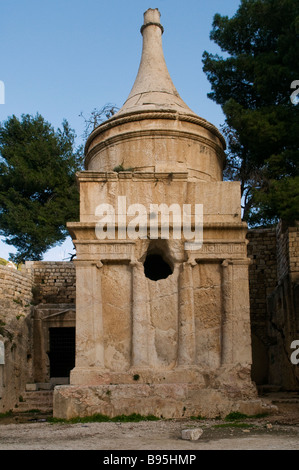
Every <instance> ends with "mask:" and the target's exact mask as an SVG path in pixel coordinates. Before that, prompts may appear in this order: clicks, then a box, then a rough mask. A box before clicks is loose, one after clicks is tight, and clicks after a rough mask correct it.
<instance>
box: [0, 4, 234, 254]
mask: <svg viewBox="0 0 299 470" xmlns="http://www.w3.org/2000/svg"><path fill="white" fill-rule="evenodd" d="M239 4H240V0H227V1H223V0H209V1H203V0H186V1H182V0H155V1H154V2H150V1H149V0H146V1H145V0H126V1H124V0H110V1H104V0H9V1H7V0H0V15H1V16H0V39H1V40H0V58H1V59H0V80H1V81H3V82H4V84H5V104H0V121H4V120H6V119H7V118H8V117H9V116H11V115H12V114H15V115H16V116H18V117H20V116H21V114H23V113H26V114H27V113H28V114H31V115H35V114H36V113H37V112H38V113H40V114H41V115H42V116H43V117H44V118H45V119H46V120H47V121H49V122H50V123H51V124H52V125H53V126H54V127H55V128H57V127H60V126H61V123H62V120H63V119H64V118H65V119H67V120H68V122H69V123H70V125H71V127H72V128H73V129H75V131H76V133H77V136H78V137H77V141H78V144H79V143H82V133H83V130H84V120H83V119H82V117H80V116H79V115H80V113H81V112H82V113H83V114H84V115H85V116H88V115H89V113H90V112H91V111H92V110H93V109H94V108H101V107H102V106H103V105H105V104H106V103H113V104H115V105H116V106H118V107H121V106H122V104H123V103H124V101H125V100H126V98H127V96H128V95H129V92H130V90H131V88H132V86H133V83H134V81H135V77H136V74H137V71H138V66H139V61H140V55H141V47H142V36H141V34H140V27H141V25H142V23H143V13H144V12H145V11H146V10H147V9H148V8H158V9H159V11H160V13H161V23H162V25H163V26H164V30H165V32H164V34H163V50H164V55H165V59H166V63H167V66H168V70H169V72H170V75H171V78H172V80H173V82H174V85H175V87H176V89H177V90H178V92H179V94H180V96H181V97H182V99H183V100H184V101H185V102H186V103H187V105H188V106H189V107H190V108H191V109H192V110H193V111H194V112H195V113H197V114H198V115H199V116H201V117H203V118H205V119H207V120H208V121H210V122H212V123H213V124H214V125H216V126H217V127H219V126H220V125H221V124H223V122H224V117H223V114H222V111H221V108H220V106H218V105H217V104H215V103H214V102H212V101H211V100H209V99H208V98H207V93H208V92H209V91H210V84H209V82H208V80H207V78H206V76H205V74H204V73H203V70H202V54H203V52H204V51H205V50H207V51H208V52H213V53H221V51H220V50H219V48H218V47H217V46H216V45H215V44H214V43H213V42H211V41H210V38H209V34H210V31H211V27H212V21H213V16H214V14H215V13H220V14H222V15H228V16H229V17H231V16H233V15H234V13H235V12H236V11H237V9H238V6H239ZM13 251H14V250H13V248H12V247H10V246H9V247H8V246H7V245H6V244H5V243H4V242H3V240H0V257H3V258H6V259H7V258H8V253H9V252H13ZM71 251H72V242H71V240H70V239H68V240H67V242H66V243H64V244H63V245H62V246H59V247H56V248H53V249H52V250H50V251H49V252H48V253H47V254H45V256H44V259H45V260H58V261H59V260H62V259H64V258H66V257H67V256H68V253H69V252H71Z"/></svg>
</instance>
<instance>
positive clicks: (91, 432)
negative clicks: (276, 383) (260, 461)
mask: <svg viewBox="0 0 299 470" xmlns="http://www.w3.org/2000/svg"><path fill="white" fill-rule="evenodd" d="M297 401H298V403H297ZM277 406H278V411H277V413H275V414H272V415H269V416H266V417H264V418H259V419H253V418H250V419H249V418H246V419H242V420H241V421H238V422H227V421H225V420H200V421H194V420H161V421H141V422H139V423H113V422H104V423H77V424H69V423H59V424H57V423H56V424H51V423H49V422H47V421H45V420H46V416H43V415H40V414H39V415H34V414H31V415H30V414H24V413H23V414H22V415H21V414H20V415H14V416H11V417H7V418H2V419H1V420H0V450H111V451H113V450H127V451H129V450H132V451H133V450H135V451H137V450H144V449H145V450H155V451H159V450H178V451H184V450H185V451H196V450H217V449H219V450H224V449H225V450H299V400H294V398H292V400H291V402H288V400H287V399H285V400H284V401H282V402H280V403H277ZM190 427H200V428H201V429H203V434H202V436H201V437H200V439H199V440H197V441H186V440H183V439H182V437H181V433H182V430H183V429H186V428H190Z"/></svg>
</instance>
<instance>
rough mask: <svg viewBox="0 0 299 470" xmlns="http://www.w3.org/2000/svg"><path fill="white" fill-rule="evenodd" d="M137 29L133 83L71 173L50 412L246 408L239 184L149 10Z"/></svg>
mask: <svg viewBox="0 0 299 470" xmlns="http://www.w3.org/2000/svg"><path fill="white" fill-rule="evenodd" d="M141 33H142V36H143V50H142V57H141V62H140V67H139V71H138V74H137V77H136V81H135V83H134V86H133V88H132V90H131V92H130V94H129V97H128V99H127V100H126V102H125V103H124V105H123V107H122V108H121V109H120V111H119V112H118V113H117V114H115V115H114V116H112V117H111V118H110V119H108V120H107V121H106V122H104V123H102V124H101V125H100V126H98V127H97V128H95V129H94V131H93V132H92V133H91V135H90V136H89V138H88V140H87V142H86V148H85V153H86V158H85V168H86V169H85V171H82V172H81V173H80V174H79V175H78V182H79V186H80V200H81V202H80V221H79V222H71V223H69V224H68V229H69V231H70V233H71V235H72V238H73V241H74V244H75V246H76V250H77V258H76V260H75V264H76V365H75V368H74V369H73V370H72V371H71V376H70V385H66V386H57V387H56V388H55V391H54V416H56V417H62V418H71V417H73V416H86V415H92V414H94V413H102V414H106V415H109V416H115V415H119V414H127V415H128V414H131V413H140V414H142V415H148V414H153V415H156V416H159V417H160V416H163V417H165V418H171V417H176V418H179V417H187V416H192V415H199V414H200V415H202V416H206V417H214V416H217V415H224V414H227V413H229V412H230V411H242V412H244V413H256V412H258V411H260V409H261V407H262V403H261V402H260V400H258V398H257V395H256V389H255V386H254V384H253V383H252V382H251V376H250V371H251V341H250V322H249V296H248V263H249V260H248V258H247V250H246V240H245V235H246V232H247V226H246V224H245V223H243V222H242V221H241V208H240V187H239V183H237V182H224V181H223V180H222V170H223V166H224V159H225V156H224V149H225V141H224V139H223V137H222V135H221V134H220V133H219V131H218V130H217V129H216V128H215V127H214V126H213V125H212V124H210V123H209V122H207V121H206V120H204V119H202V118H201V117H199V116H197V115H196V114H195V113H194V112H193V111H191V109H189V107H188V106H187V105H186V104H185V103H184V101H183V100H182V99H181V98H180V96H179V94H178V92H177V91H176V89H175V87H174V85H173V83H172V80H171V78H170V76H169V73H168V70H167V67H166V64H165V60H164V55H163V50H162V33H163V27H162V25H161V24H160V13H159V11H158V10H157V9H154V10H152V9H149V10H147V11H146V12H145V14H144V24H143V26H142V28H141ZM161 204H164V206H162V207H161ZM173 204H175V206H172V205H173ZM171 206H172V209H173V210H174V212H173V213H175V216H173V217H172V212H171ZM163 207H164V209H165V208H168V209H169V218H168V214H167V210H166V212H165V211H164V216H163V217H164V218H163V217H162V215H161V214H162V212H163V211H162V210H161V209H163ZM105 210H106V212H105ZM103 220H105V221H106V222H107V223H106V225H105V227H106V228H105V229H103ZM186 221H189V225H187V226H186ZM137 222H138V223H137ZM168 222H169V223H168ZM101 223H102V225H101ZM192 234H193V235H192ZM192 236H193V239H192Z"/></svg>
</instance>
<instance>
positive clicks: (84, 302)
mask: <svg viewBox="0 0 299 470" xmlns="http://www.w3.org/2000/svg"><path fill="white" fill-rule="evenodd" d="M75 264H76V278H77V286H76V292H77V298H76V312H77V313H76V367H75V369H74V370H73V371H72V372H71V383H76V381H75V382H74V381H73V380H72V379H74V371H76V369H77V368H80V369H81V368H84V369H89V368H98V369H102V368H104V335H103V314H102V289H101V267H102V263H101V262H97V263H90V262H84V261H75Z"/></svg>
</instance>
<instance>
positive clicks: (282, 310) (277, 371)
mask: <svg viewBox="0 0 299 470" xmlns="http://www.w3.org/2000/svg"><path fill="white" fill-rule="evenodd" d="M276 235H277V276H278V284H277V287H276V288H275V289H274V290H273V292H272V293H271V295H270V296H269V297H268V299H267V311H268V317H269V320H268V331H269V336H270V338H271V344H270V347H269V363H270V366H269V383H271V384H275V385H277V386H280V387H282V388H283V389H287V390H294V389H295V390H296V389H298V388H299V370H298V365H296V364H292V363H291V360H290V357H291V354H292V352H293V350H292V349H291V347H290V346H291V343H292V342H293V341H294V340H298V339H299V225H298V224H297V226H295V227H285V226H284V224H283V223H282V222H280V223H279V224H278V226H277V230H276Z"/></svg>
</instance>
